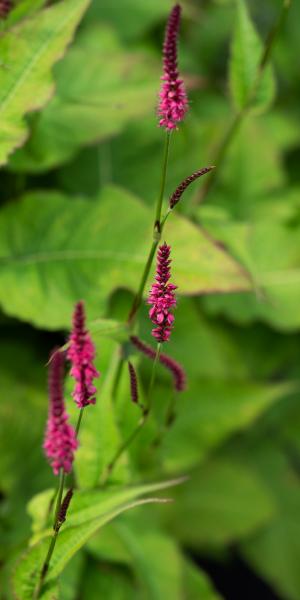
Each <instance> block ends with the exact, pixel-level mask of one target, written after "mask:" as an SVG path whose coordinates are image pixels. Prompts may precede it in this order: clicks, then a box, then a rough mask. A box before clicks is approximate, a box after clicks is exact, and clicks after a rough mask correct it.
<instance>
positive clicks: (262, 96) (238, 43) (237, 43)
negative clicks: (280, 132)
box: [230, 0, 275, 111]
mask: <svg viewBox="0 0 300 600" xmlns="http://www.w3.org/2000/svg"><path fill="white" fill-rule="evenodd" d="M236 5H237V16H236V25H235V32H234V37H233V41H232V51H231V62H230V89H231V95H232V98H233V101H234V103H235V106H236V108H237V110H243V109H245V108H246V107H247V108H248V107H253V108H255V109H256V110H259V111H262V110H265V109H266V108H268V106H269V105H270V103H271V102H272V100H273V98H274V93H275V84H274V78H273V74H272V70H271V68H270V67H269V66H268V67H267V68H266V70H265V73H264V74H263V75H262V76H261V78H259V76H258V75H257V68H258V65H259V62H260V59H261V57H262V52H263V50H262V48H263V46H262V43H261V41H260V39H259V36H258V34H257V33H256V31H255V28H254V26H253V24H252V22H251V19H250V17H249V14H248V9H247V5H246V2H245V0H236Z"/></svg>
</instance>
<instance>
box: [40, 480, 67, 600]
mask: <svg viewBox="0 0 300 600" xmlns="http://www.w3.org/2000/svg"><path fill="white" fill-rule="evenodd" d="M64 483H65V472H64V470H63V469H60V472H59V487H58V493H57V499H56V507H55V516H54V521H53V535H52V537H51V539H50V544H49V548H48V552H47V555H46V558H45V560H44V562H43V566H42V569H41V573H40V577H39V581H38V584H37V587H36V589H35V591H34V595H33V598H34V600H37V599H38V597H39V595H40V592H41V589H42V587H43V583H44V581H45V577H46V575H47V573H48V570H49V565H50V561H51V557H52V554H53V551H54V548H55V544H56V540H57V536H58V532H59V527H58V526H57V524H58V515H59V510H60V507H61V502H62V496H63V492H64Z"/></svg>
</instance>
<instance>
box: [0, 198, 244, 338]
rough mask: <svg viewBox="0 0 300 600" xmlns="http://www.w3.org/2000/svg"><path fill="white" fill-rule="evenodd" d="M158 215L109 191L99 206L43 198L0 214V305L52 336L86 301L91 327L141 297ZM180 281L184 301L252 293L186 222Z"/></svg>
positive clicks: (172, 231)
mask: <svg viewBox="0 0 300 600" xmlns="http://www.w3.org/2000/svg"><path fill="white" fill-rule="evenodd" d="M151 221H152V212H151V211H150V210H149V209H148V208H147V207H145V206H144V205H143V204H141V203H140V202H139V201H138V200H137V199H136V198H135V197H133V196H131V195H129V194H127V193H126V192H124V191H122V190H120V189H117V188H114V187H110V188H106V189H105V190H104V191H103V193H102V194H101V196H100V198H99V200H98V201H95V202H88V201H84V200H80V199H74V198H73V199H71V198H68V197H65V196H62V195H60V194H53V193H44V192H38V193H35V194H31V195H29V196H27V197H25V198H23V199H22V200H21V201H18V202H17V203H10V204H9V205H7V206H6V207H4V208H3V209H2V211H1V212H0V283H1V286H0V288H1V291H0V303H1V305H2V307H3V309H4V311H5V312H7V314H10V315H14V316H18V317H19V318H21V319H24V320H28V321H31V322H33V323H35V324H36V325H38V326H39V327H47V328H50V329H55V328H63V327H69V324H70V315H71V313H72V310H73V305H74V302H76V301H78V299H80V298H83V299H84V300H86V303H87V312H88V315H89V319H90V320H92V321H93V320H94V319H97V318H99V316H101V313H102V314H103V312H104V310H105V308H106V302H107V299H108V297H109V295H110V294H111V292H112V291H113V290H115V289H116V288H117V287H123V288H124V287H126V288H129V289H133V290H135V289H137V286H138V282H139V278H140V277H141V273H142V270H143V266H144V264H145V260H146V256H147V252H148V248H149V245H150V243H151ZM164 235H165V236H167V239H168V241H169V243H171V244H172V246H173V248H174V252H173V277H174V281H175V282H176V284H177V285H178V287H179V290H180V292H181V293H182V294H196V293H201V292H209V291H212V290H219V291H221V290H222V291H226V292H229V291H233V290H237V289H247V288H248V286H249V282H248V280H247V278H246V276H245V274H244V272H243V271H242V270H241V269H240V267H239V265H238V264H237V263H236V262H235V261H234V260H233V259H232V258H230V256H228V255H227V254H226V253H225V252H224V251H223V250H222V249H220V248H218V247H216V246H215V245H214V244H213V243H212V242H211V240H210V239H209V238H207V237H206V236H205V234H204V233H202V231H201V230H199V229H198V228H197V227H195V226H194V225H192V224H191V223H189V222H188V221H187V220H185V219H183V218H181V217H179V216H175V215H174V218H172V219H171V218H170V219H169V223H168V224H167V227H166V230H165V234H164Z"/></svg>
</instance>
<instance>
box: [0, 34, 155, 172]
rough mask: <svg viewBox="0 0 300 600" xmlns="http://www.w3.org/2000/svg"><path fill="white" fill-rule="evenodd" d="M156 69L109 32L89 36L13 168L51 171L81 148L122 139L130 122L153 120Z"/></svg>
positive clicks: (59, 76)
mask: <svg viewBox="0 0 300 600" xmlns="http://www.w3.org/2000/svg"><path fill="white" fill-rule="evenodd" d="M155 66H156V63H155V61H154V60H153V58H152V57H151V56H147V54H146V53H142V52H136V51H135V52H129V51H128V50H127V49H124V48H123V47H122V46H121V45H120V43H119V41H118V39H117V38H116V36H115V34H114V32H113V31H111V30H110V29H108V28H107V27H104V26H102V27H101V26H94V27H92V28H90V29H88V30H87V31H83V33H82V34H81V35H79V36H78V39H77V40H76V42H75V44H74V46H73V47H72V48H71V49H70V51H69V52H68V54H67V56H66V57H65V59H64V60H63V61H62V62H61V63H60V64H59V65H57V67H56V69H55V80H56V93H55V96H54V97H53V99H52V100H51V102H50V103H49V104H48V106H47V107H46V108H45V110H44V111H43V112H42V113H41V114H39V115H33V117H32V119H31V123H32V127H33V130H32V134H31V136H30V139H29V140H28V142H27V144H26V146H25V147H24V148H23V149H21V150H20V151H18V152H17V153H16V154H15V155H14V157H13V158H12V160H11V163H10V166H11V167H12V168H13V169H16V170H19V171H20V170H21V171H30V172H35V171H42V170H45V169H49V168H51V167H53V166H56V165H58V164H60V163H61V162H64V161H66V160H68V159H69V158H71V157H72V156H73V155H74V154H75V152H76V151H77V150H78V149H79V148H80V147H81V146H84V145H90V144H92V143H95V142H97V141H99V140H103V139H107V138H109V137H111V136H112V135H116V134H117V133H118V132H119V131H121V130H122V128H123V127H124V125H125V124H126V123H127V122H128V121H130V120H132V119H133V120H135V119H138V118H140V117H141V116H143V115H144V114H146V113H151V112H152V114H153V111H154V106H155V99H156V86H157V78H158V76H157V73H156V70H155V68H154V67H155ZM154 119H155V117H154V116H153V117H152V121H153V127H155V122H154Z"/></svg>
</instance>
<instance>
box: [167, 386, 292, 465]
mask: <svg viewBox="0 0 300 600" xmlns="http://www.w3.org/2000/svg"><path fill="white" fill-rule="evenodd" d="M290 389H291V386H290V385H289V384H284V383H282V384H273V385H271V384H264V383H254V382H252V381H238V380H236V379H231V380H230V379H229V380H227V381H218V380H212V381H210V380H201V379H198V380H193V381H191V382H190V385H189V388H188V391H187V392H184V393H183V394H182V395H181V398H180V402H178V403H177V407H176V413H177V418H176V421H175V423H174V425H173V427H172V429H170V430H169V432H168V433H167V434H166V435H165V437H164V439H163V442H162V449H161V450H162V456H163V459H164V463H165V467H166V468H167V469H168V470H169V471H174V470H175V471H177V472H178V470H180V469H186V468H188V467H191V466H193V465H195V464H197V463H199V461H201V460H203V458H204V457H205V456H206V454H207V453H208V451H210V450H211V449H212V448H215V447H217V446H219V445H220V444H221V443H222V442H224V441H225V440H226V439H227V438H229V436H230V435H232V434H233V433H234V432H237V431H242V430H243V429H245V428H246V427H248V426H249V425H250V424H252V423H253V422H254V421H255V419H257V417H258V416H260V415H261V414H262V413H263V412H264V411H265V410H266V409H267V408H269V406H270V405H272V404H273V403H274V402H276V401H277V400H278V399H279V398H281V397H283V396H284V395H285V394H286V393H287V392H289V391H290ZM162 396H163V398H164V397H165V390H164V391H163V394H162ZM161 401H162V402H163V399H162V400H161Z"/></svg>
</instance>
